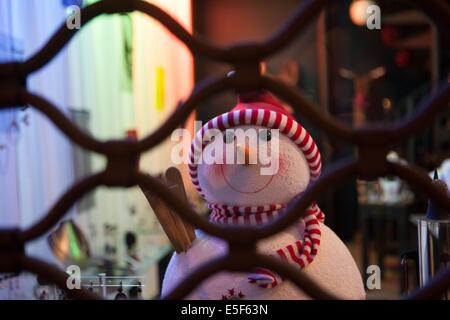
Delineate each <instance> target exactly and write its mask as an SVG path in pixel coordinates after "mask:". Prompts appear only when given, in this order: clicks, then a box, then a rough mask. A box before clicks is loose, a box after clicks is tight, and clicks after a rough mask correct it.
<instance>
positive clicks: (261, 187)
mask: <svg viewBox="0 0 450 320" xmlns="http://www.w3.org/2000/svg"><path fill="white" fill-rule="evenodd" d="M225 166H228V165H225V164H221V165H220V172H221V173H222V176H223V179H224V181H225V182H226V184H227V185H228V186H229V187H230V188H231V189H233V190H234V191H236V192H239V193H244V194H254V193H258V192H260V191H262V190H264V189H265V188H267V187H268V186H269V184H270V183H271V182H272V180H273V177H274V176H275V175H269V176H262V177H265V178H266V179H263V181H262V183H260V184H259V183H258V185H257V186H253V187H252V188H248V189H247V188H245V187H244V186H243V185H242V184H241V185H239V186H236V183H233V182H232V181H231V179H230V178H229V177H228V175H227V174H226V173H225V169H224V167H225ZM239 166H240V165H239ZM228 167H229V166H228ZM240 167H241V166H240ZM244 170H246V169H244ZM243 180H244V181H245V180H246V179H242V178H240V179H239V181H240V182H242V181H243Z"/></svg>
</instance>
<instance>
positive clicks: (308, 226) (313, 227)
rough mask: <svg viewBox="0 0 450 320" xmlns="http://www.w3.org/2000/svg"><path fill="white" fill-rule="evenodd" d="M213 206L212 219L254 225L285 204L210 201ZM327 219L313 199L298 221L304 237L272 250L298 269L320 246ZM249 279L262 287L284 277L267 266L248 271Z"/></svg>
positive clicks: (303, 265) (312, 257) (268, 217)
mask: <svg viewBox="0 0 450 320" xmlns="http://www.w3.org/2000/svg"><path fill="white" fill-rule="evenodd" d="M208 207H209V208H210V209H211V210H212V213H211V216H210V220H211V221H212V222H216V223H221V224H233V225H253V226H261V225H263V224H265V223H268V222H270V221H272V220H274V219H276V218H277V217H278V216H279V215H280V214H282V213H283V209H284V208H285V207H286V206H285V205H282V204H271V205H265V206H252V207H250V206H248V207H247V206H228V205H220V204H213V203H211V204H208ZM324 220H325V215H324V213H323V212H322V210H321V209H320V208H319V207H318V206H317V204H316V203H312V204H311V205H310V206H309V207H308V209H307V213H306V216H305V217H303V218H301V219H300V221H299V222H298V223H297V224H296V226H297V227H298V229H299V230H304V236H303V239H299V240H297V241H295V242H294V243H292V244H289V245H287V246H285V247H282V248H280V249H278V250H277V251H276V253H274V254H271V255H272V256H275V257H278V258H280V259H281V260H283V261H285V262H288V263H291V264H293V265H294V266H296V267H298V268H299V269H303V268H305V267H306V266H308V265H309V264H310V263H311V262H312V261H313V260H314V258H315V257H316V255H317V253H318V250H319V246H320V236H321V232H320V224H319V222H320V223H323V221H324ZM248 280H249V282H250V283H253V284H255V285H257V286H259V287H261V288H273V287H276V286H277V285H278V283H280V282H281V281H282V280H283V279H282V278H281V277H280V276H279V275H277V274H275V273H273V272H271V271H270V270H267V269H264V268H257V269H256V270H255V272H254V273H250V274H249V275H248Z"/></svg>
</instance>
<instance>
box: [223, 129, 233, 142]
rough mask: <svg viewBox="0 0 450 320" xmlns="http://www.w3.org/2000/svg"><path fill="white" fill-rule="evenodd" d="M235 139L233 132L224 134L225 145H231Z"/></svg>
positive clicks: (228, 131)
mask: <svg viewBox="0 0 450 320" xmlns="http://www.w3.org/2000/svg"><path fill="white" fill-rule="evenodd" d="M234 139H235V137H234V132H233V131H231V130H227V131H225V132H224V133H223V143H231V142H233V141H234Z"/></svg>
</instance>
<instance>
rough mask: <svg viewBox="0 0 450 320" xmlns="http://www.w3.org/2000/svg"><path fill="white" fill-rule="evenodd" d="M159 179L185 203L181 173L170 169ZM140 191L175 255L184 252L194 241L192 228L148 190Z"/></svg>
mask: <svg viewBox="0 0 450 320" xmlns="http://www.w3.org/2000/svg"><path fill="white" fill-rule="evenodd" d="M160 179H161V181H162V182H163V183H164V184H166V185H167V186H168V188H169V189H170V190H171V191H172V192H174V193H176V194H177V195H178V196H179V197H180V198H182V199H185V200H186V202H187V195H186V191H185V189H184V184H183V180H182V178H181V173H180V171H179V170H178V169H177V168H175V167H170V168H169V169H167V171H166V173H165V177H160ZM141 189H142V192H143V193H144V195H145V197H146V198H147V200H148V202H149V204H150V206H151V207H152V209H153V211H154V212H155V215H156V218H157V219H158V221H159V223H160V224H161V226H162V228H163V230H164V232H165V233H166V235H167V237H168V238H169V240H170V242H171V244H172V246H173V248H174V249H175V251H176V252H177V253H181V252H186V251H187V250H188V249H189V248H190V247H191V245H192V243H193V242H194V240H195V230H194V228H193V227H192V226H191V225H190V224H189V223H187V222H186V221H184V220H183V219H181V218H180V217H179V216H178V215H177V214H176V213H175V212H173V211H172V210H171V209H170V208H169V207H168V206H167V205H166V204H165V203H164V202H163V201H161V200H160V199H159V198H158V197H157V196H156V195H155V194H153V193H152V192H151V191H150V190H148V189H145V188H143V187H142V186H141Z"/></svg>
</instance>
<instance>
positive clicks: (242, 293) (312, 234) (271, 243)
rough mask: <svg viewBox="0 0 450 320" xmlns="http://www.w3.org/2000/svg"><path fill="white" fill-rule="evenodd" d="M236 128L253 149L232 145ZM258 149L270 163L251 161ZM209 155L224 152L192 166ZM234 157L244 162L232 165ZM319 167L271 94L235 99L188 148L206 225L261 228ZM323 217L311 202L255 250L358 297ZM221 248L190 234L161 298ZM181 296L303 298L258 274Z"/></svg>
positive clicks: (306, 139) (347, 258)
mask: <svg viewBox="0 0 450 320" xmlns="http://www.w3.org/2000/svg"><path fill="white" fill-rule="evenodd" d="M239 129H240V134H242V132H243V131H244V132H247V130H254V131H256V132H257V139H258V144H257V145H256V146H255V145H250V143H242V139H240V141H241V142H239V139H236V136H237V133H238V130H239ZM214 130H215V132H219V133H221V137H222V138H221V139H217V134H215V135H214V139H211V134H209V139H205V136H206V135H208V132H211V131H214ZM249 136H250V135H249ZM245 141H247V140H245ZM261 142H263V143H261ZM260 145H265V147H266V149H267V150H270V153H271V154H270V157H269V158H270V161H269V162H267V161H265V162H264V163H262V161H256V163H255V161H250V160H251V159H254V154H255V153H258V151H257V150H255V149H257V147H258V146H260ZM273 146H278V148H274V147H273ZM208 148H209V149H208ZM211 150H215V152H216V154H215V155H214V156H216V158H217V156H218V155H217V150H224V152H223V153H222V154H223V158H224V161H215V162H214V161H206V160H205V161H203V162H201V161H198V159H199V156H202V155H205V154H206V153H207V154H209V155H211V154H212V153H214V152H212V151H211ZM230 150H231V151H235V152H234V155H235V156H234V158H233V157H231V159H232V160H235V161H229V160H230V159H227V158H226V157H227V155H228V154H229V151H230ZM267 150H266V151H267ZM239 156H241V157H240V159H244V161H240V162H239V161H236V160H239ZM252 156H253V158H252ZM219 157H221V156H219ZM202 159H203V158H202ZM258 159H259V158H258V157H257V160H258ZM225 160H228V161H225ZM275 161H276V163H270V162H275ZM221 162H222V163H221ZM321 166H322V165H321V158H320V153H319V150H318V149H317V146H316V144H315V143H314V141H313V139H312V137H311V136H310V135H309V134H308V132H307V131H306V130H305V129H304V128H303V127H302V126H301V125H300V124H299V123H298V122H297V121H296V120H295V119H294V118H293V117H292V115H291V114H289V113H288V112H287V110H286V109H285V108H284V107H283V106H282V105H281V104H280V103H279V102H278V101H277V100H276V99H275V98H274V97H273V96H272V95H271V94H269V93H268V92H265V91H258V92H252V93H246V94H241V95H240V96H239V99H238V104H237V105H236V106H235V107H234V108H233V109H232V110H231V111H230V112H228V113H225V114H222V115H220V116H217V117H215V118H213V119H212V120H210V121H209V122H208V123H206V124H205V125H204V126H203V128H202V129H201V130H199V132H198V133H197V134H196V136H195V139H194V141H193V143H192V146H191V154H190V164H189V172H190V176H191V180H192V182H193V184H194V185H195V187H196V189H197V190H198V191H199V192H200V194H201V195H202V196H203V197H204V198H205V200H206V201H207V203H208V207H209V208H210V209H211V216H210V220H211V221H212V222H214V223H221V224H246V225H254V226H261V225H263V224H264V223H267V222H269V221H272V220H273V219H276V217H277V216H279V215H281V214H283V209H284V208H285V207H286V206H287V204H288V203H289V202H290V201H291V200H292V199H294V198H295V197H297V196H299V195H301V194H302V192H303V191H304V190H305V189H306V188H307V186H308V184H309V183H310V182H311V181H314V180H316V179H317V178H318V177H319V175H320V171H321ZM274 167H275V170H273V168H274ZM264 168H266V169H270V170H266V171H264V170H263V169H264ZM263 173H264V174H263ZM324 219H325V215H324V213H323V212H322V211H321V209H320V208H319V207H318V206H317V204H316V203H311V205H310V206H309V207H308V209H307V214H306V215H305V216H304V217H303V218H300V219H299V220H298V221H297V222H296V223H295V224H294V225H292V226H291V227H289V228H287V229H285V230H284V231H282V232H280V233H277V234H275V235H273V236H271V237H270V238H266V239H264V240H262V241H259V243H258V251H259V252H261V253H263V254H267V255H271V256H273V257H276V258H279V259H281V260H283V261H285V262H287V263H290V264H292V265H293V266H294V267H296V268H297V269H298V270H299V271H300V270H301V272H305V273H307V274H308V276H309V277H310V278H312V280H314V281H315V282H316V283H317V284H319V285H320V286H321V287H323V288H324V289H326V290H328V291H329V292H331V293H333V294H335V295H336V296H337V297H339V298H343V299H365V291H364V286H363V282H362V278H361V275H360V272H359V270H358V268H357V266H356V263H355V261H354V260H353V257H352V256H351V254H350V252H349V251H348V249H347V247H346V246H345V245H344V243H343V242H342V241H341V240H340V239H339V238H338V237H337V236H336V234H335V233H334V232H333V231H332V230H331V229H329V228H328V227H327V226H326V225H325V224H324ZM226 250H227V244H226V242H225V241H224V240H221V239H218V238H216V237H212V236H209V235H207V234H205V233H203V232H201V231H197V239H196V240H195V241H194V242H193V244H192V247H191V248H190V249H189V250H188V251H187V252H184V253H174V255H173V256H172V259H171V261H170V263H169V265H168V268H167V270H166V273H165V276H164V281H163V286H162V296H163V297H164V296H165V295H166V294H167V293H169V292H170V291H171V290H172V289H174V288H175V287H176V286H177V285H178V284H179V283H180V282H182V281H183V279H185V278H186V277H187V276H188V275H189V274H190V272H192V271H193V270H194V269H195V268H197V267H198V266H200V265H201V264H204V263H206V262H208V261H210V260H211V259H213V258H215V257H218V256H221V255H224V254H225V253H226ZM186 298H187V299H275V300H277V299H281V300H288V299H310V297H309V296H308V295H307V294H306V293H304V292H303V291H302V290H300V289H298V288H297V287H296V286H295V285H294V284H293V283H292V282H290V281H289V280H288V279H282V278H281V277H280V276H279V275H278V274H276V273H275V272H272V271H270V270H267V269H263V268H258V269H256V270H254V271H253V272H251V273H248V274H245V273H230V272H226V271H223V272H220V273H217V274H215V275H213V276H211V277H210V278H208V279H206V280H205V281H203V282H202V283H201V284H199V286H198V287H197V288H196V289H195V290H194V291H193V292H191V293H190V294H189V295H188V296H187V297H186Z"/></svg>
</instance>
